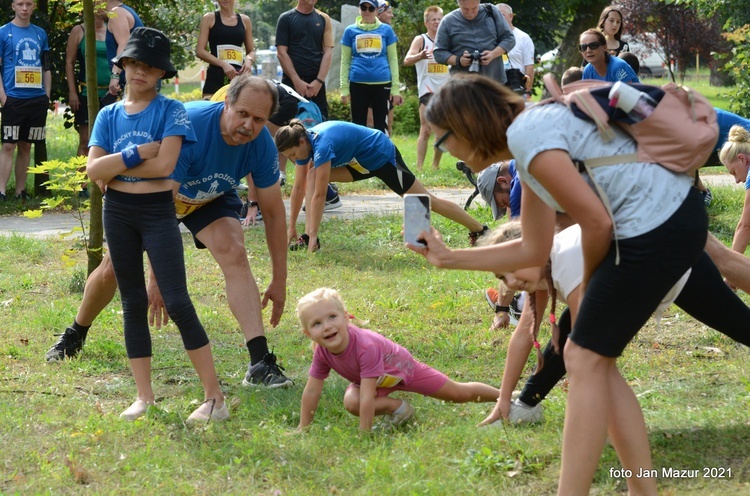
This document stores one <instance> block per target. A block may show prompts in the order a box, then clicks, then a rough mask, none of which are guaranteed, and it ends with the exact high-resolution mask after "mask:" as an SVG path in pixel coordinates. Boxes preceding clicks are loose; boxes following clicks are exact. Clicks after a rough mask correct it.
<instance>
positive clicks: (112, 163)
mask: <svg viewBox="0 0 750 496" xmlns="http://www.w3.org/2000/svg"><path fill="white" fill-rule="evenodd" d="M169 52H170V44H169V39H168V38H167V37H166V36H165V35H164V33H162V32H161V31H158V30H156V29H153V28H144V27H141V28H137V29H135V30H134V31H133V33H132V34H131V36H130V40H128V43H127V45H126V46H125V49H124V50H123V51H122V53H121V54H120V55H119V56H117V57H116V58H115V59H113V62H114V63H115V64H117V66H118V67H121V68H123V69H124V71H125V80H126V81H127V91H126V94H125V98H124V100H122V101H121V102H117V103H115V104H113V105H110V106H107V107H104V108H103V109H102V110H101V112H99V115H98V116H97V118H96V122H95V123H94V129H93V132H92V135H91V141H90V146H91V151H90V153H89V158H88V165H87V167H86V169H87V172H88V174H89V177H90V178H91V180H92V181H95V182H96V183H97V184H98V185H99V187H100V188H102V191H104V192H105V198H106V202H105V204H104V215H103V220H104V229H105V231H106V235H107V241H108V245H109V251H110V256H111V259H112V265H113V267H114V271H115V276H116V278H117V284H118V286H119V287H120V294H121V297H122V310H123V321H124V329H125V348H126V350H127V353H128V358H129V360H130V367H131V370H132V371H133V377H134V379H135V385H136V390H137V398H136V401H135V402H134V403H133V404H132V405H131V406H130V407H129V408H128V409H127V410H125V411H124V412H122V413H121V414H120V417H121V418H124V419H126V420H135V419H137V418H139V417H141V416H143V415H144V414H145V413H146V410H147V409H148V407H149V405H153V404H154V392H153V390H152V388H151V355H152V353H151V335H150V333H149V326H148V307H149V300H148V294H147V292H146V282H145V278H144V275H143V251H144V250H145V251H146V253H148V258H149V261H150V264H151V269H152V271H153V274H155V276H154V277H151V278H149V279H150V282H152V283H153V282H155V281H158V289H159V291H160V292H161V295H162V297H163V299H164V304H165V307H166V309H167V312H168V313H169V316H170V317H171V318H172V320H173V321H174V322H175V324H177V328H178V329H179V331H180V335H181V336H182V341H183V343H184V345H185V349H186V350H187V354H188V356H189V357H190V360H191V361H192V362H193V366H194V367H195V369H196V371H197V372H198V376H199V377H200V380H201V383H202V384H203V388H204V390H205V400H206V401H205V402H204V403H203V404H202V405H201V406H200V407H199V408H198V409H197V410H195V411H194V412H193V413H192V415H190V417H189V418H188V422H195V421H201V420H203V421H208V420H209V419H214V420H224V419H226V418H228V417H229V411H228V410H227V406H226V404H225V403H224V395H223V393H222V391H221V388H220V386H219V382H218V379H217V377H216V370H215V369H214V361H213V356H212V354H211V347H210V345H209V342H208V336H207V335H206V331H205V330H204V329H203V326H202V325H201V323H200V321H199V320H198V316H197V315H196V312H195V308H194V307H193V303H192V302H191V301H190V297H189V296H188V292H187V284H186V279H185V264H184V260H183V251H182V238H181V237H180V231H179V228H178V226H177V220H176V217H175V208H174V201H173V199H172V186H173V181H172V179H171V175H172V172H173V171H174V168H175V165H176V164H177V158H178V157H179V154H180V149H181V147H182V144H183V143H186V142H194V141H195V133H194V131H193V128H192V126H191V124H190V120H189V119H188V115H187V112H186V111H185V108H184V107H183V105H182V103H180V102H178V101H176V100H171V99H168V98H165V97H164V96H162V95H159V94H158V93H157V91H156V84H157V82H158V81H159V79H161V78H165V77H173V76H174V75H175V74H176V70H175V68H174V66H173V65H172V62H171V61H170V60H169ZM152 288H155V286H153V285H152Z"/></svg>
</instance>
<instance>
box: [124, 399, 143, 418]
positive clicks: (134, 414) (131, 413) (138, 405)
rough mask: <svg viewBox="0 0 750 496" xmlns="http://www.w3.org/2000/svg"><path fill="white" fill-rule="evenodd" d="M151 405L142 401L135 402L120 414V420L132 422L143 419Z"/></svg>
mask: <svg viewBox="0 0 750 496" xmlns="http://www.w3.org/2000/svg"><path fill="white" fill-rule="evenodd" d="M148 406H149V403H146V402H145V401H142V400H135V402H134V403H133V404H132V405H130V406H129V407H128V409H127V410H125V411H124V412H122V413H121V414H120V418H121V419H124V420H127V421H129V422H132V421H133V420H137V419H139V418H141V417H143V416H144V415H145V414H146V410H148Z"/></svg>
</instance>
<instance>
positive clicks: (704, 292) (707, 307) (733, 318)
mask: <svg viewBox="0 0 750 496" xmlns="http://www.w3.org/2000/svg"><path fill="white" fill-rule="evenodd" d="M675 304H676V305H677V306H678V307H680V308H681V309H683V310H684V311H685V312H687V313H688V314H689V315H690V316H692V317H693V318H695V319H698V320H699V321H701V322H703V323H704V324H706V325H707V326H709V327H712V328H713V329H716V330H717V331H719V332H721V333H722V334H725V335H726V336H729V337H730V338H732V339H734V340H735V341H737V342H738V343H742V344H744V345H745V346H750V308H748V306H747V305H745V303H744V302H743V301H742V300H741V299H739V298H738V297H737V295H736V294H734V292H732V290H731V289H729V286H727V285H726V284H725V283H724V281H723V280H722V278H721V274H720V273H719V270H718V269H717V268H716V265H714V263H713V261H712V260H711V257H709V256H708V254H707V253H706V252H703V254H702V255H701V256H700V258H699V259H698V261H697V262H696V263H695V265H693V267H692V271H691V272H690V277H688V280H687V283H685V287H683V288H682V291H680V295H679V296H678V297H677V299H676V300H675ZM558 325H559V326H560V351H562V350H563V348H564V347H565V343H566V342H567V339H568V334H570V327H571V326H570V312H569V311H568V309H567V308H566V309H565V311H564V312H563V314H562V315H561V316H560V320H559V323H558ZM542 355H543V356H544V367H542V370H540V371H539V372H538V373H536V374H533V375H532V376H531V377H529V379H528V380H527V381H526V385H525V386H524V388H523V391H521V396H519V399H520V400H521V401H523V402H524V403H526V404H527V405H529V406H535V405H536V404H538V403H539V402H540V401H542V400H543V399H544V398H545V397H546V396H547V394H549V392H550V391H551V390H552V388H553V387H555V384H557V382H558V381H559V380H560V379H562V378H563V376H565V363H564V362H563V357H562V355H558V354H557V353H555V350H554V348H553V347H552V343H551V342H550V343H547V346H545V347H544V351H543V352H542Z"/></svg>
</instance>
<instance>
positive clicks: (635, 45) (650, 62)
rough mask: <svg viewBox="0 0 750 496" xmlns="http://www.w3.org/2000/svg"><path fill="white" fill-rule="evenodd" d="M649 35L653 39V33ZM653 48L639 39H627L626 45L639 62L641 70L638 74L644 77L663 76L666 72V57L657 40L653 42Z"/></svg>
mask: <svg viewBox="0 0 750 496" xmlns="http://www.w3.org/2000/svg"><path fill="white" fill-rule="evenodd" d="M647 36H650V37H651V39H652V40H655V38H654V37H653V35H647ZM653 46H654V47H653V48H649V47H647V46H646V45H645V44H643V43H641V42H640V41H639V40H636V39H633V40H630V41H628V47H629V48H630V51H631V52H633V53H634V54H635V55H636V56H637V57H638V61H639V62H640V63H641V70H640V72H639V73H638V75H639V76H646V77H664V75H665V74H667V63H666V62H665V60H666V57H665V56H664V51H663V50H662V49H661V45H660V44H659V43H658V42H655V43H654V44H653Z"/></svg>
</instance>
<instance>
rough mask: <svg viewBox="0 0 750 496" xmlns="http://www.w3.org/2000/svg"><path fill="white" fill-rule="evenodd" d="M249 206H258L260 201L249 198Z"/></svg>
mask: <svg viewBox="0 0 750 496" xmlns="http://www.w3.org/2000/svg"><path fill="white" fill-rule="evenodd" d="M247 206H248V207H257V206H258V202H257V201H255V200H249V201H248V202H247Z"/></svg>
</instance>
